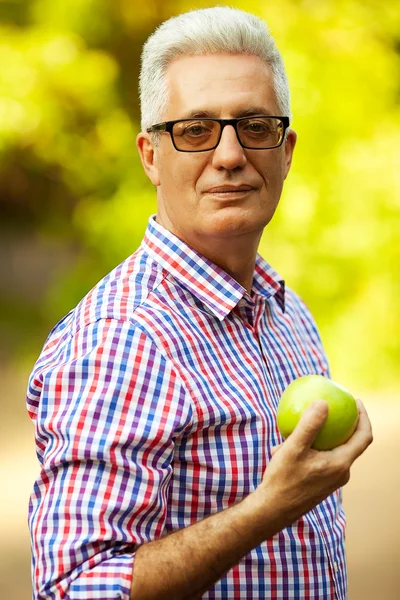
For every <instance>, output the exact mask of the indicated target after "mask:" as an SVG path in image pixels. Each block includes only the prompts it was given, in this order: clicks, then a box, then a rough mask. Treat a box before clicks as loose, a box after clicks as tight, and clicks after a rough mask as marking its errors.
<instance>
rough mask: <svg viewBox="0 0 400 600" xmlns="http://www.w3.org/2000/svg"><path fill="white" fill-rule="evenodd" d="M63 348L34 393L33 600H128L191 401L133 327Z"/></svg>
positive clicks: (160, 522) (43, 370) (37, 378)
mask: <svg viewBox="0 0 400 600" xmlns="http://www.w3.org/2000/svg"><path fill="white" fill-rule="evenodd" d="M51 346H52V341H51V340H50V341H49V343H48V348H51ZM53 346H54V344H53ZM57 348H58V349H57V355H55V354H54V353H52V352H49V351H47V352H44V354H45V355H46V364H45V365H43V364H41V366H37V367H36V369H34V371H33V373H32V375H31V378H30V382H29V388H28V397H29V395H30V397H31V399H34V401H33V402H31V403H30V414H31V417H32V418H33V420H34V421H35V424H36V444H37V452H38V456H39V459H40V462H41V463H42V468H41V473H40V476H39V478H38V480H37V481H36V483H35V485H34V489H33V493H32V495H31V499H30V505H29V526H30V531H31V540H32V577H33V590H34V591H33V597H34V599H35V600H42V599H43V600H44V599H46V600H48V599H50V598H51V599H54V600H56V599H61V598H68V599H70V600H78V599H79V600H81V599H82V600H83V599H84V600H92V599H95V598H96V599H101V600H109V599H110V600H111V599H116V598H119V599H123V600H128V599H129V594H130V588H131V578H132V568H133V561H134V553H135V548H136V547H137V546H139V545H141V544H143V543H145V542H148V541H151V540H153V539H156V538H159V537H160V536H161V535H162V533H163V528H164V525H165V519H166V505H167V496H168V486H169V481H170V478H171V475H172V470H173V454H174V445H175V439H176V438H177V437H179V436H181V435H183V434H184V432H185V431H186V430H187V428H189V427H190V425H191V421H192V411H191V404H190V401H189V400H188V397H187V395H186V393H185V390H184V388H183V386H182V385H181V382H180V380H179V378H178V377H177V374H176V372H175V371H174V369H173V367H172V366H171V364H170V362H169V361H167V360H166V359H165V358H164V356H163V354H162V353H161V352H160V351H159V349H158V348H157V346H156V345H155V344H154V342H153V341H152V340H151V339H149V337H148V336H147V334H146V333H144V332H143V331H142V330H141V329H140V328H139V327H138V326H135V325H133V324H130V323H127V322H122V321H118V320H113V319H103V320H100V321H97V322H96V323H93V324H90V325H88V326H86V327H84V328H82V329H81V330H79V331H78V332H77V333H76V334H75V335H74V336H72V337H71V336H69V337H68V339H67V341H65V343H64V346H63V349H62V351H60V348H59V344H58V345H57ZM54 352H55V351H54ZM39 364H40V363H39ZM28 402H29V401H28Z"/></svg>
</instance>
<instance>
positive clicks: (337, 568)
mask: <svg viewBox="0 0 400 600" xmlns="http://www.w3.org/2000/svg"><path fill="white" fill-rule="evenodd" d="M333 567H334V569H335V572H336V573H337V572H338V571H339V565H338V564H337V562H334V563H333Z"/></svg>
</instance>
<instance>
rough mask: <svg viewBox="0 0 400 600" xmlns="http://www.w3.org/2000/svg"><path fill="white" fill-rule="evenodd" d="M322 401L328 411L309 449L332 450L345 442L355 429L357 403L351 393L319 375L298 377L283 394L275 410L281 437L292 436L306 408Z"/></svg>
mask: <svg viewBox="0 0 400 600" xmlns="http://www.w3.org/2000/svg"><path fill="white" fill-rule="evenodd" d="M321 399H322V400H325V401H326V402H327V403H328V406H329V412H328V416H327V419H326V421H325V423H324V425H323V427H322V429H321V431H320V432H319V434H318V435H317V437H316V439H315V442H314V443H313V446H312V447H313V448H315V449H316V450H331V449H332V448H335V447H336V446H339V445H340V444H344V443H345V442H347V440H348V439H349V438H350V437H351V436H352V435H353V433H354V430H355V428H356V427H357V422H358V406H357V403H356V401H355V399H354V397H353V396H352V395H351V394H350V392H348V391H347V390H345V389H344V388H343V387H342V386H340V385H339V384H337V383H335V382H334V381H332V380H331V379H328V378H327V377H323V376H322V375H305V376H303V377H299V378H298V379H295V380H294V381H292V382H291V383H290V384H289V385H288V387H287V388H286V389H285V391H284V392H283V394H282V396H281V399H280V401H279V405H278V411H277V422H278V427H279V431H280V432H281V434H282V436H283V438H285V439H286V438H287V437H288V436H289V435H290V434H291V433H292V431H293V430H294V428H295V427H296V425H297V423H298V422H299V420H300V417H301V415H302V413H303V412H304V410H305V409H306V408H307V406H308V405H309V404H311V403H312V402H313V401H314V400H321Z"/></svg>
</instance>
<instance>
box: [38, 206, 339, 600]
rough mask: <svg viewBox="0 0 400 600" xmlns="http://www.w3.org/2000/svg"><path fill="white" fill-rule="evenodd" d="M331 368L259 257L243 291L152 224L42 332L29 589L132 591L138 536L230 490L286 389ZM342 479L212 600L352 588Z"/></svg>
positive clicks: (105, 599)
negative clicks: (337, 488)
mask: <svg viewBox="0 0 400 600" xmlns="http://www.w3.org/2000/svg"><path fill="white" fill-rule="evenodd" d="M307 373H319V374H323V375H327V376H329V368H328V364H327V360H326V357H325V354H324V351H323V348H322V346H321V341H320V338H319V335H318V332H317V329H316V326H315V323H314V321H313V319H312V317H311V315H310V313H309V311H308V310H307V308H306V306H305V305H304V304H303V302H302V301H301V300H300V298H299V297H298V296H296V295H295V294H294V293H293V292H292V291H290V290H288V289H286V291H285V288H284V282H283V281H282V280H281V279H280V278H279V277H278V275H277V273H276V272H275V271H274V270H273V269H272V268H271V267H270V266H269V265H268V264H267V263H266V262H265V261H264V260H263V259H262V258H261V257H260V256H257V261H256V267H255V272H254V281H253V289H252V294H251V295H249V294H248V293H247V292H246V290H245V289H244V288H242V286H241V285H239V283H237V282H236V281H235V280H234V279H232V278H231V277H230V276H229V275H228V274H227V273H226V272H224V271H223V270H222V269H220V268H219V267H217V266H216V265H215V264H213V263H211V262H210V261H209V260H207V259H206V258H205V257H204V256H201V255H200V254H198V253H197V252H195V251H194V250H193V249H191V248H190V247H188V246H187V245H186V244H185V243H183V242H182V241H180V240H179V239H178V238H176V237H175V236H174V235H172V234H171V233H169V232H168V231H167V230H165V229H164V228H163V227H162V226H160V225H159V224H157V223H156V221H155V220H154V218H153V217H151V218H150V220H149V225H148V228H147V231H146V234H145V237H144V240H143V242H142V244H141V246H140V247H139V249H138V250H137V251H136V252H135V253H134V254H133V255H132V256H130V257H128V258H127V259H126V260H125V261H124V262H123V263H122V264H121V265H119V266H118V267H117V268H115V269H114V270H113V271H112V272H111V273H110V274H108V275H107V276H106V277H105V278H104V279H103V280H102V281H100V282H99V283H98V285H97V286H95V287H94V288H93V289H92V290H91V291H90V292H89V294H88V295H87V296H86V297H85V298H84V299H83V300H82V301H81V302H80V303H79V304H78V306H77V307H76V308H75V309H74V310H73V311H71V312H70V313H69V314H68V315H66V316H65V317H64V319H62V320H61V321H60V322H59V323H58V324H57V325H56V327H55V328H54V329H53V330H52V331H51V333H50V335H49V337H48V339H47V341H46V343H45V346H44V348H43V350H42V353H41V355H40V357H39V359H38V361H37V362H36V364H35V366H34V369H33V372H32V374H31V377H30V380H29V386H28V397H27V405H28V410H29V413H30V416H31V418H32V419H33V421H34V422H35V426H36V448H37V455H38V458H39V461H40V463H41V471H40V475H39V477H38V479H37V481H36V483H35V485H34V489H33V492H32V495H31V499H30V505H29V524H30V530H31V538H32V556H33V564H32V574H33V586H34V598H35V599H44V598H46V599H50V598H52V599H58V598H69V599H71V600H78V599H81V600H91V599H95V598H96V599H101V600H111V599H115V598H120V599H124V600H128V599H129V592H130V585H131V577H132V567H133V563H134V559H135V547H137V546H138V545H140V544H143V543H145V542H148V541H150V540H154V539H157V538H159V537H161V536H163V535H165V534H167V533H171V532H173V531H176V530H177V529H180V528H182V527H187V526H188V525H190V524H192V523H195V522H196V521H198V520H200V519H203V518H204V517H206V516H208V515H210V514H212V513H214V512H217V511H220V510H222V509H225V508H227V507H228V506H230V505H232V504H234V503H237V502H239V501H240V500H242V499H243V498H244V497H245V496H247V495H248V494H250V493H251V492H252V491H253V490H255V489H256V487H257V486H258V485H259V484H260V482H261V480H262V477H263V473H264V470H265V469H266V468H267V467H268V462H269V460H270V457H271V447H272V446H273V445H275V444H278V443H280V442H281V441H282V440H281V437H280V434H279V431H278V429H277V425H276V419H275V415H276V409H277V404H278V400H279V397H280V395H281V393H282V392H283V390H284V388H285V387H286V386H287V385H288V384H289V383H290V381H292V380H293V379H294V378H296V377H299V376H301V375H305V374H307ZM344 529H345V519H344V513H343V509H342V505H341V492H340V491H337V492H335V493H334V494H333V495H331V496H330V497H329V498H328V499H327V500H325V501H324V502H322V503H321V504H319V505H318V506H317V507H316V508H315V509H313V510H312V511H310V512H309V513H308V514H306V515H305V516H304V517H303V518H301V519H300V520H299V521H297V522H296V523H294V524H293V525H292V526H291V527H288V528H287V529H284V530H283V531H281V532H280V533H278V534H277V535H275V536H274V537H273V538H271V539H269V540H267V541H266V542H264V543H263V544H261V545H260V546H258V547H257V548H254V550H252V551H251V552H250V553H249V554H247V555H246V556H244V557H243V558H242V560H241V561H240V562H239V564H238V565H236V566H235V567H233V568H232V569H231V570H230V571H229V572H228V573H227V575H225V576H224V577H223V578H222V579H221V580H220V581H218V582H217V583H216V584H215V585H214V586H213V587H212V588H211V589H210V590H209V591H208V592H206V593H205V594H204V596H203V598H209V599H222V598H223V599H231V598H232V599H257V598H259V599H265V598H268V599H274V598H275V599H293V600H294V599H297V600H298V599H300V598H302V599H320V600H327V599H335V598H336V599H337V600H344V599H345V598H346V597H347V590H346V585H347V584H346V580H347V577H346V564H345V554H344Z"/></svg>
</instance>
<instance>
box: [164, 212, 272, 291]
mask: <svg viewBox="0 0 400 600" xmlns="http://www.w3.org/2000/svg"><path fill="white" fill-rule="evenodd" d="M157 222H158V223H160V225H162V226H163V227H165V228H166V229H168V231H170V232H171V233H173V234H174V235H176V236H177V237H178V238H179V239H181V240H182V241H183V242H185V243H186V244H188V246H190V247H191V248H193V249H194V250H196V251H197V252H199V253H200V254H202V255H203V256H205V257H206V258H208V259H209V260H211V262H213V263H214V264H216V265H218V266H219V267H221V269H223V270H224V271H225V272H226V273H228V274H229V275H230V276H231V277H232V278H233V279H235V281H237V282H238V283H239V284H240V285H241V286H242V287H243V288H245V289H246V291H247V292H248V294H251V289H252V286H253V276H254V267H255V263H256V256H257V249H258V245H259V242H260V238H261V235H262V231H259V232H251V233H246V234H240V235H234V236H229V237H219V236H215V237H213V236H209V235H207V236H201V235H199V234H197V233H196V232H193V231H191V232H190V236H188V235H187V234H184V233H182V232H180V231H179V230H177V229H176V228H175V227H174V226H173V225H172V223H171V222H170V221H169V219H167V220H165V219H163V218H162V216H160V214H157Z"/></svg>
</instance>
